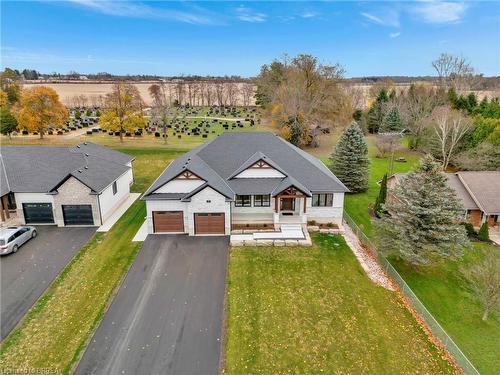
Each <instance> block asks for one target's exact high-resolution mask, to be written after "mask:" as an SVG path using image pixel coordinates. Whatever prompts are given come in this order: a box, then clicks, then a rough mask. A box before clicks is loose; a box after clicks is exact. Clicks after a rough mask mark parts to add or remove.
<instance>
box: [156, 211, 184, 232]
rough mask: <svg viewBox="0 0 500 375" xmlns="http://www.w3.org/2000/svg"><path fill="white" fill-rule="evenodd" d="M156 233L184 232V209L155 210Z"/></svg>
mask: <svg viewBox="0 0 500 375" xmlns="http://www.w3.org/2000/svg"><path fill="white" fill-rule="evenodd" d="M153 227H154V231H155V233H162V232H163V233H165V232H167V233H168V232H175V233H179V232H181V233H182V232H184V214H183V213H182V211H153Z"/></svg>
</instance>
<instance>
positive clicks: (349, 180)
mask: <svg viewBox="0 0 500 375" xmlns="http://www.w3.org/2000/svg"><path fill="white" fill-rule="evenodd" d="M330 161H331V170H332V172H333V173H334V174H335V175H336V176H337V177H338V178H339V179H340V180H341V181H342V182H343V183H344V185H345V186H347V187H348V188H349V190H351V192H353V193H357V192H361V191H366V189H368V178H369V167H370V160H369V159H368V146H367V144H366V142H365V138H364V136H363V132H362V131H361V129H360V127H359V125H358V124H357V123H356V122H355V121H353V122H352V123H351V125H349V126H348V127H347V128H346V129H345V130H344V133H343V134H342V136H341V137H340V139H339V141H338V143H337V145H336V146H335V150H334V151H333V153H332V155H331V156H330Z"/></svg>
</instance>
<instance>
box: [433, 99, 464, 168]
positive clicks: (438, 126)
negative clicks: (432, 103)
mask: <svg viewBox="0 0 500 375" xmlns="http://www.w3.org/2000/svg"><path fill="white" fill-rule="evenodd" d="M471 125H472V121H471V119H470V118H469V117H467V116H464V115H463V114H461V113H460V112H458V111H455V110H452V109H450V108H449V107H438V108H436V109H435V110H434V111H433V113H432V117H431V126H432V129H433V134H434V138H433V139H434V143H435V146H436V148H437V152H438V154H439V155H440V159H441V162H442V165H443V170H446V168H448V165H449V163H450V161H451V159H452V158H453V157H454V156H455V154H456V152H457V150H458V147H457V146H458V144H459V142H460V140H461V139H462V138H463V137H464V135H465V134H466V133H467V132H468V131H469V129H470V128H471Z"/></svg>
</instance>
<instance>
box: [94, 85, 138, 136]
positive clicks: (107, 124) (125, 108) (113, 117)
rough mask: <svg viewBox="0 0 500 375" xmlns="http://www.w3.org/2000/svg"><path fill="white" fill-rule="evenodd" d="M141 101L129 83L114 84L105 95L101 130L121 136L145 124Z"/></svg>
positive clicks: (100, 119) (136, 91) (135, 88)
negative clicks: (117, 133)
mask: <svg viewBox="0 0 500 375" xmlns="http://www.w3.org/2000/svg"><path fill="white" fill-rule="evenodd" d="M141 108H142V99H141V96H140V95H139V91H138V89H137V87H135V86H134V85H132V84H129V83H116V84H114V85H113V89H112V91H111V92H110V93H109V94H107V95H106V109H105V110H104V111H103V113H101V116H100V118H99V124H100V125H101V127H102V128H103V129H107V130H111V131H115V132H119V133H120V142H123V134H124V133H125V132H127V131H128V132H132V131H134V130H135V129H136V128H138V127H143V126H144V125H145V123H146V121H145V119H144V116H143V114H142V111H141Z"/></svg>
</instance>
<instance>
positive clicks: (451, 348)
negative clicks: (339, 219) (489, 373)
mask: <svg viewBox="0 0 500 375" xmlns="http://www.w3.org/2000/svg"><path fill="white" fill-rule="evenodd" d="M344 221H345V222H346V223H347V224H348V225H349V226H350V227H351V229H352V230H353V231H354V233H356V235H357V236H358V238H359V240H360V241H361V243H362V244H363V245H364V246H366V247H367V248H368V250H370V251H371V252H372V254H373V255H374V256H375V257H376V258H377V260H378V262H379V263H380V265H381V266H382V268H383V269H384V270H385V272H386V273H387V274H388V275H389V276H390V277H391V278H392V280H393V281H394V282H395V283H396V284H397V285H398V286H399V288H400V290H401V292H402V293H403V294H404V295H405V297H406V298H407V299H408V301H409V302H410V303H411V305H412V306H413V308H414V309H415V310H416V311H417V312H418V314H419V315H420V317H421V318H422V320H423V321H424V322H425V323H426V324H427V326H428V327H429V329H430V330H431V331H432V333H433V335H434V336H435V337H436V338H438V339H439V340H440V341H441V342H442V343H443V345H444V347H445V349H446V351H447V352H448V353H449V354H450V355H451V356H452V357H453V358H454V359H455V361H456V362H457V364H458V366H459V367H460V368H461V369H462V371H463V372H464V373H465V374H467V375H479V371H477V369H476V368H475V367H474V365H473V364H472V363H471V361H469V359H468V358H467V357H466V356H465V354H464V353H463V352H462V351H461V350H460V348H459V347H458V345H457V344H455V342H454V341H453V340H452V338H451V337H450V336H449V335H448V334H447V333H446V331H445V330H444V329H443V327H441V325H440V324H439V323H438V322H437V320H436V319H435V318H434V316H433V315H432V314H431V313H430V312H429V310H427V308H426V307H425V306H424V304H423V303H422V302H421V301H420V299H418V297H417V296H416V295H415V293H413V291H412V290H411V288H410V287H409V286H408V284H407V283H406V282H405V281H404V280H403V278H402V277H401V275H400V274H399V273H398V271H396V269H395V268H394V267H393V266H392V264H391V263H389V261H388V260H387V259H386V258H385V257H384V256H382V255H381V254H380V253H379V252H378V251H377V248H376V247H375V245H374V244H373V242H372V241H371V240H370V239H369V238H368V237H367V236H366V234H364V233H363V231H362V230H361V229H360V228H359V227H358V225H357V224H356V223H355V222H354V220H353V219H352V218H351V217H350V216H349V214H348V213H347V212H345V211H344Z"/></svg>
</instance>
